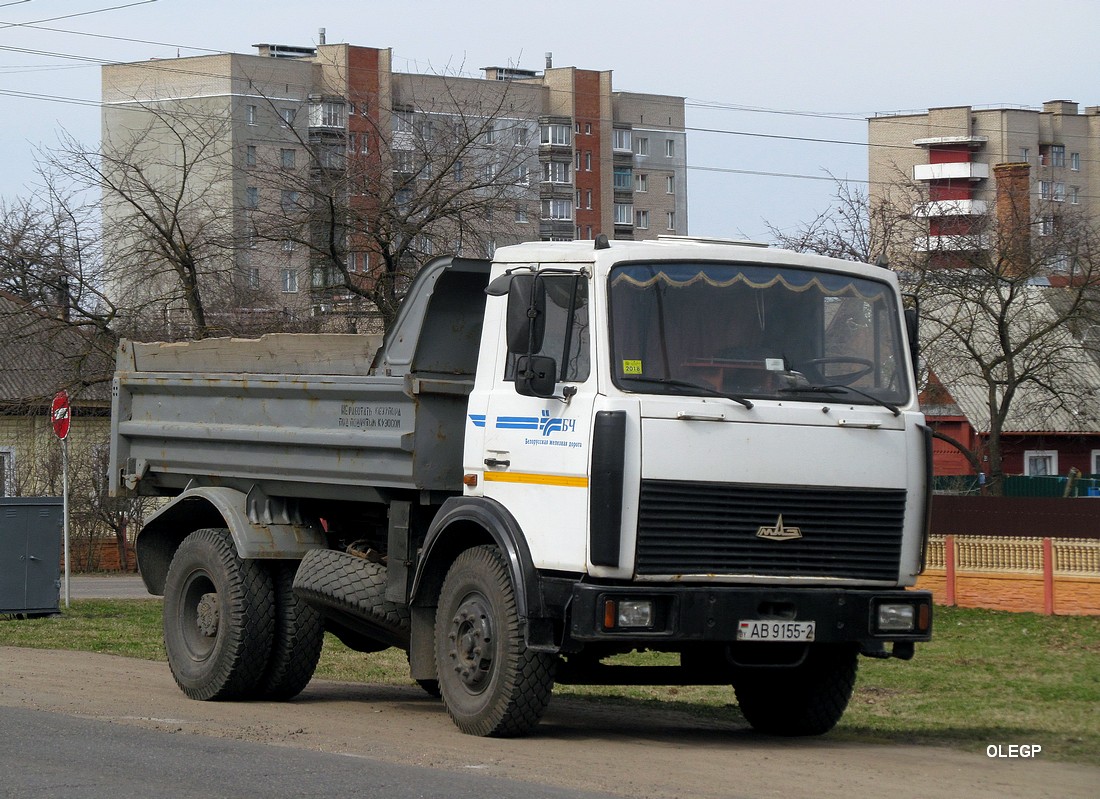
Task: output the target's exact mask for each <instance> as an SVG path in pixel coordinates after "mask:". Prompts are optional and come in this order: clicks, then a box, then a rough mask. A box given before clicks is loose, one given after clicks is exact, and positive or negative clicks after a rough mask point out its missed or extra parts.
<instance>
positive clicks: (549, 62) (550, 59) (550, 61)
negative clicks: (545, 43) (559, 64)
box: [546, 52, 554, 69]
mask: <svg viewBox="0 0 1100 799" xmlns="http://www.w3.org/2000/svg"><path fill="white" fill-rule="evenodd" d="M546 68H547V69H553V68H554V54H553V53H551V52H547V53H546Z"/></svg>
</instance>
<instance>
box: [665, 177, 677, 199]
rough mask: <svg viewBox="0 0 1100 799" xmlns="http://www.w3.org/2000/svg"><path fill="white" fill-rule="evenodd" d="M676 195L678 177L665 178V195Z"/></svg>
mask: <svg viewBox="0 0 1100 799" xmlns="http://www.w3.org/2000/svg"><path fill="white" fill-rule="evenodd" d="M675 193H676V177H675V176H674V175H666V176H665V194H675Z"/></svg>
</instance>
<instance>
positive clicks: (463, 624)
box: [447, 593, 495, 694]
mask: <svg viewBox="0 0 1100 799" xmlns="http://www.w3.org/2000/svg"><path fill="white" fill-rule="evenodd" d="M447 637H448V640H449V641H450V652H449V653H448V654H449V656H450V659H451V664H452V667H453V669H454V672H455V675H456V676H457V678H458V682H459V684H460V685H462V686H463V687H464V688H465V689H466V690H467V691H469V692H470V693H471V694H480V693H482V692H483V691H484V690H485V689H486V688H487V687H488V685H489V681H490V679H491V678H492V673H493V647H494V640H495V636H494V634H493V622H492V613H491V608H490V605H489V601H488V599H486V598H485V597H484V596H483V595H481V594H480V593H472V594H469V595H467V596H466V597H465V598H464V599H463V600H462V602H461V603H460V604H459V606H458V609H457V610H456V611H455V614H454V616H453V617H452V618H451V629H450V632H449V633H448V636H447Z"/></svg>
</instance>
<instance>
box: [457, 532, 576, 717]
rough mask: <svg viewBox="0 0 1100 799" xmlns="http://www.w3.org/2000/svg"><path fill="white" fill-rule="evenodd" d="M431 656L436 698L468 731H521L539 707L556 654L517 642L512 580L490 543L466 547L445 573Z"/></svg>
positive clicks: (544, 702)
mask: <svg viewBox="0 0 1100 799" xmlns="http://www.w3.org/2000/svg"><path fill="white" fill-rule="evenodd" d="M435 659H436V671H437V673H438V675H439V689H440V692H441V693H442V695H443V704H444V706H445V707H446V708H447V712H448V713H449V714H450V716H451V719H452V720H453V721H454V723H455V725H456V726H457V727H458V728H459V729H460V730H461V731H462V732H464V733H467V734H468V735H491V736H497V737H511V736H518V735H525V734H526V733H528V732H530V731H531V730H533V729H534V728H535V726H537V725H538V723H539V720H540V719H541V718H542V715H543V713H545V712H546V707H547V705H548V704H549V702H550V694H551V691H552V690H553V687H554V669H555V666H556V665H557V657H556V656H555V655H549V654H545V653H540V652H533V651H531V650H530V649H528V648H527V645H526V644H525V643H524V640H523V634H522V632H521V630H520V623H519V615H518V613H517V612H516V600H515V592H514V590H513V588H512V581H511V578H510V577H509V574H508V568H507V566H506V565H505V562H504V558H503V557H502V556H501V554H500V551H499V550H498V549H497V548H496V547H490V546H478V547H474V548H473V549H468V550H466V551H465V552H463V553H462V554H461V555H459V556H458V558H457V559H456V560H455V562H454V564H452V566H451V568H450V571H448V572H447V577H446V578H445V579H444V581H443V588H442V590H441V591H440V596H439V607H438V609H437V611H436V618H435Z"/></svg>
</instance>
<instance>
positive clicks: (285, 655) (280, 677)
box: [256, 561, 325, 701]
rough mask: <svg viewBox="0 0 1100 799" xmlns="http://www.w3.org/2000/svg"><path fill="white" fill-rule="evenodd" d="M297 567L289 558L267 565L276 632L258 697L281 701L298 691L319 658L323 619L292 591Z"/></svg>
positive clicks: (323, 631)
mask: <svg viewBox="0 0 1100 799" xmlns="http://www.w3.org/2000/svg"><path fill="white" fill-rule="evenodd" d="M297 566H298V564H297V563H294V562H290V561H272V562H271V564H270V565H269V567H268V568H269V570H270V571H271V581H272V584H273V586H274V589H275V634H274V636H273V639H272V642H271V655H270V656H269V658H268V661H267V671H266V672H265V673H264V676H263V677H262V678H261V680H260V684H259V687H258V690H257V692H256V697H257V698H259V699H271V700H275V701H284V700H287V699H290V698H292V697H295V696H297V695H298V694H300V693H301V692H302V689H303V688H305V687H306V686H307V685H308V684H309V681H310V680H311V679H313V672H314V670H315V669H316V668H317V661H318V660H319V659H320V657H321V647H322V646H323V645H324V643H325V626H324V621H323V620H322V618H321V614H320V613H318V612H317V611H316V610H314V609H313V608H311V607H310V606H309V605H307V604H306V603H305V602H303V601H302V600H301V599H299V598H298V596H297V595H296V594H295V593H294V587H293V584H294V572H295V570H296V569H297Z"/></svg>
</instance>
